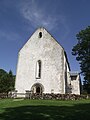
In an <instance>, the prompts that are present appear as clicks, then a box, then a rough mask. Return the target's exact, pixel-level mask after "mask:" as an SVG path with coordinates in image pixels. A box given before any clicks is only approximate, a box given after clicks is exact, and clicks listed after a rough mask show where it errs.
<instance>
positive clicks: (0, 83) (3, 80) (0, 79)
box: [0, 69, 15, 93]
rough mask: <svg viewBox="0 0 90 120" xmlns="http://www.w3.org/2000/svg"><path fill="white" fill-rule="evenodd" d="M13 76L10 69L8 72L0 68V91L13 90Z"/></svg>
mask: <svg viewBox="0 0 90 120" xmlns="http://www.w3.org/2000/svg"><path fill="white" fill-rule="evenodd" d="M14 83H15V76H14V75H13V73H12V71H11V70H10V71H9V73H7V72H6V71H4V70H3V69H0V93H8V92H9V91H11V90H14Z"/></svg>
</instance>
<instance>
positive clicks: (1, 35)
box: [0, 30, 20, 42]
mask: <svg viewBox="0 0 90 120" xmlns="http://www.w3.org/2000/svg"><path fill="white" fill-rule="evenodd" d="M0 39H1V40H5V41H6V40H8V41H14V42H15V41H16V42H18V40H19V39H20V36H19V34H17V33H15V32H12V31H5V30H4V31H3V30H0Z"/></svg>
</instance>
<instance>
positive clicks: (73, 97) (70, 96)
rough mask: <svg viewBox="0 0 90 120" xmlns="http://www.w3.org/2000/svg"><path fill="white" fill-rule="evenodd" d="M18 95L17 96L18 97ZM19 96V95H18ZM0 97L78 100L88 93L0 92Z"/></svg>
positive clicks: (87, 96) (89, 97) (87, 97)
mask: <svg viewBox="0 0 90 120" xmlns="http://www.w3.org/2000/svg"><path fill="white" fill-rule="evenodd" d="M18 96H19V97H18ZM20 96H21V97H20ZM23 96H24V97H23ZM0 98H1V99H3V98H25V99H44V100H80V99H90V95H75V94H53V93H52V94H34V93H16V92H12V93H11V92H10V93H9V94H7V93H0Z"/></svg>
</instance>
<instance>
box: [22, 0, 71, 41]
mask: <svg viewBox="0 0 90 120" xmlns="http://www.w3.org/2000/svg"><path fill="white" fill-rule="evenodd" d="M44 2H45V1H44ZM52 2H53V1H52ZM54 2H55V1H54ZM42 3H43V1H42ZM42 3H40V0H26V1H25V2H23V3H22V4H21V6H20V8H21V9H20V10H21V14H22V15H23V17H24V18H25V19H26V20H27V21H28V23H29V24H31V25H32V27H34V28H37V27H45V28H47V29H48V30H49V31H50V30H56V29H59V30H60V31H62V33H63V37H62V38H63V39H66V38H67V35H68V34H69V32H70V30H69V27H68V24H67V19H66V17H65V15H64V14H63V13H61V12H58V11H60V6H57V5H54V7H53V6H52V3H51V5H50V4H48V2H47V1H46V2H45V3H46V4H44V3H43V4H42ZM53 4H54V3H53ZM49 8H50V9H49Z"/></svg>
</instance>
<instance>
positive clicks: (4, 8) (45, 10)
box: [0, 0, 90, 74]
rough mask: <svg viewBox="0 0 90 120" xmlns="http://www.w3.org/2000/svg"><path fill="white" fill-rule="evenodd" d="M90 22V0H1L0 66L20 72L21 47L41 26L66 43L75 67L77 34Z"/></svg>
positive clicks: (68, 53) (73, 68)
mask: <svg viewBox="0 0 90 120" xmlns="http://www.w3.org/2000/svg"><path fill="white" fill-rule="evenodd" d="M89 25H90V0H0V69H4V70H6V71H9V70H10V69H11V70H12V71H13V73H14V74H16V65H17V58H18V51H19V50H20V48H21V47H22V46H23V45H24V43H25V42H26V41H27V40H28V39H29V37H30V36H31V34H32V33H33V32H34V31H35V30H36V28H38V27H41V26H43V27H45V28H46V29H47V30H48V31H49V32H50V33H51V34H52V36H54V38H55V39H56V40H57V41H58V42H59V43H60V44H61V45H62V46H63V47H64V49H65V51H66V53H67V56H68V60H69V63H70V67H71V70H72V71H80V68H79V63H78V62H77V61H76V59H75V57H74V56H72V54H71V51H72V47H73V46H74V45H75V44H76V43H77V39H76V34H77V33H78V32H79V31H80V30H81V29H85V28H86V27H87V26H89Z"/></svg>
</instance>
